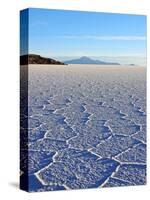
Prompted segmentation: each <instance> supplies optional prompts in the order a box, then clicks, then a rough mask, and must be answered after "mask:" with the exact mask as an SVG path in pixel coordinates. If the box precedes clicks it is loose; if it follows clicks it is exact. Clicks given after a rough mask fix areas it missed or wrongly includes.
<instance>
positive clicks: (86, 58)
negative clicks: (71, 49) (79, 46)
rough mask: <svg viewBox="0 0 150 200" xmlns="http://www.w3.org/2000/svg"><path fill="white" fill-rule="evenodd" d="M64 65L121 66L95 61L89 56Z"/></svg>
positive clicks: (69, 61)
mask: <svg viewBox="0 0 150 200" xmlns="http://www.w3.org/2000/svg"><path fill="white" fill-rule="evenodd" d="M64 63H66V64H96V65H120V64H119V63H115V62H104V61H101V60H94V59H91V58H89V57H87V56H82V57H81V58H79V59H73V60H68V61H64Z"/></svg>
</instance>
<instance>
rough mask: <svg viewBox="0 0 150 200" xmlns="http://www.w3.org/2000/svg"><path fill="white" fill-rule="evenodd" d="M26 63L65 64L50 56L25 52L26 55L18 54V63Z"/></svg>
mask: <svg viewBox="0 0 150 200" xmlns="http://www.w3.org/2000/svg"><path fill="white" fill-rule="evenodd" d="M27 64H56V65H65V64H64V63H63V62H60V61H57V60H54V59H51V58H45V57H42V56H40V55H36V54H27V55H22V56H20V65H27Z"/></svg>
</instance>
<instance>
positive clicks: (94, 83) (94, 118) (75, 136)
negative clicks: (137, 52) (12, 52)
mask: <svg viewBox="0 0 150 200" xmlns="http://www.w3.org/2000/svg"><path fill="white" fill-rule="evenodd" d="M145 91H146V69H144V68H140V67H136V66H135V67H121V66H118V67H100V66H87V67H86V66H44V65H43V66H35V65H34V66H29V107H28V112H29V113H28V115H29V120H28V124H29V132H28V139H29V141H28V143H29V144H28V149H29V157H28V162H29V183H30V184H29V186H30V188H29V189H30V191H46V190H63V189H79V188H93V187H112V186H127V185H141V184H145V183H146V100H145V96H146V94H145ZM23 133H24V132H22V134H23ZM24 134H25V133H24ZM22 151H25V149H22ZM22 170H26V169H22Z"/></svg>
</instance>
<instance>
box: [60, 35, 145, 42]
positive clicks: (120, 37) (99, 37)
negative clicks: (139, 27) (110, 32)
mask: <svg viewBox="0 0 150 200" xmlns="http://www.w3.org/2000/svg"><path fill="white" fill-rule="evenodd" d="M57 37H59V38H64V39H85V40H120V41H122V40H125V41H132V40H146V37H145V36H100V35H65V36H57Z"/></svg>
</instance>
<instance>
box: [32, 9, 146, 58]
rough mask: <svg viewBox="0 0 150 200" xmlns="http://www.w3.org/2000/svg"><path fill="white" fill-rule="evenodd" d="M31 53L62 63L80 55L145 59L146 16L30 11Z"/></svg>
mask: <svg viewBox="0 0 150 200" xmlns="http://www.w3.org/2000/svg"><path fill="white" fill-rule="evenodd" d="M29 52H30V53H38V54H40V55H43V56H48V57H52V58H58V59H61V60H65V59H67V58H75V57H80V56H90V57H95V58H102V57H109V58H112V57H118V58H119V57H124V58H129V57H130V58H131V57H133V58H134V59H135V58H137V59H140V58H141V59H144V58H145V57H146V17H145V16H142V15H125V14H108V13H98V12H97V13H94V12H80V11H64V10H49V9H29ZM131 61H132V59H131ZM133 61H134V60H133ZM137 62H138V61H137Z"/></svg>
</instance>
